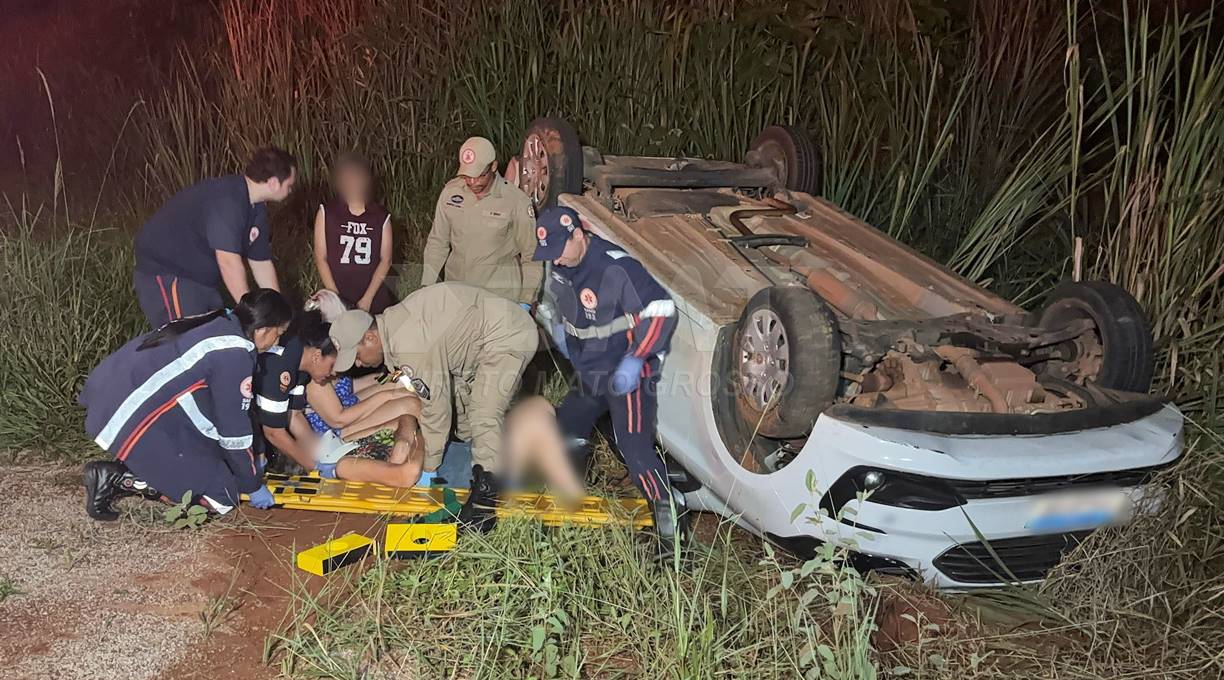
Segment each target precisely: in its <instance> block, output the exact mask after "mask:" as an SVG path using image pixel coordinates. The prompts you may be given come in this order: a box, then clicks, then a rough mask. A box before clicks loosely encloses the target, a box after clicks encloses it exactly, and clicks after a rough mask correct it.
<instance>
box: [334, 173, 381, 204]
mask: <svg viewBox="0 0 1224 680" xmlns="http://www.w3.org/2000/svg"><path fill="white" fill-rule="evenodd" d="M372 185H373V178H371V177H370V173H368V172H366V171H365V168H362V167H361V166H358V165H353V164H348V165H342V166H340V167H339V168H337V169H336V193H338V194H340V198H342V199H344V201H345V202H346V203H364V202H365V201H366V200H367V199H368V198H369V196H370V189H371V186H372Z"/></svg>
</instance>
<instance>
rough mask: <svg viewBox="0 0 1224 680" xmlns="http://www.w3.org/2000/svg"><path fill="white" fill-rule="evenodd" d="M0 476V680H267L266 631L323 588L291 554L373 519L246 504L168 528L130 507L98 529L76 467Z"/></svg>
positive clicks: (144, 508) (145, 508)
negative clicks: (308, 593)
mask: <svg viewBox="0 0 1224 680" xmlns="http://www.w3.org/2000/svg"><path fill="white" fill-rule="evenodd" d="M3 477H4V484H5V488H6V491H7V493H6V494H5V496H4V499H3V501H2V502H3V505H2V506H0V518H3V524H2V525H0V526H2V528H0V585H7V588H6V589H5V590H4V591H0V592H5V591H8V592H10V593H11V594H9V595H7V596H6V597H3V599H2V600H0V678H4V679H7V678H13V679H14V680H16V679H18V678H20V679H22V680H26V679H33V678H54V679H56V680H68V679H74V678H100V677H123V678H131V679H132V680H145V679H150V680H152V679H157V678H194V677H201V678H202V677H207V678H238V679H242V680H246V679H254V678H261V679H262V678H269V677H274V676H276V674H277V671H276V669H274V668H270V667H268V666H265V665H263V662H262V660H263V655H264V645H265V641H266V639H267V636H268V633H269V632H270V631H272V630H274V629H275V628H276V627H277V625H278V624H279V623H280V621H281V619H282V617H283V615H284V613H285V611H286V610H287V608H288V606H289V603H290V600H289V592H290V591H292V590H293V588H294V587H295V584H301V583H305V585H306V586H307V587H308V588H310V587H314V588H317V587H318V586H319V585H321V583H322V581H323V579H321V578H319V577H315V576H311V575H309V574H307V573H305V572H303V571H301V570H298V569H296V568H295V567H294V566H293V555H294V553H295V548H304V547H309V546H311V545H317V544H318V543H320V542H322V541H324V540H326V538H327V537H328V536H331V535H341V534H344V533H347V532H348V531H365V530H367V529H370V528H371V527H372V526H373V525H375V524H376V523H377V520H376V519H375V518H374V517H368V516H360V515H350V516H337V515H331V514H324V513H308V512H294V511H285V510H279V511H275V512H260V511H254V510H250V509H247V508H243V513H242V516H240V517H235V518H230V519H228V520H227V521H225V522H219V523H216V524H215V525H212V526H210V527H206V528H204V529H200V530H181V531H172V530H169V529H168V528H167V527H166V526H165V525H164V524H162V523H161V521H160V517H159V516H158V514H159V513H160V509H159V508H157V507H155V506H153V505H152V504H149V503H143V502H140V501H135V500H128V501H123V502H122V503H121V504H119V505H120V506H121V507H123V508H124V509H125V510H126V512H125V516H124V517H123V518H122V520H121V521H119V522H115V523H103V522H95V521H93V520H90V519H89V518H88V517H87V516H86V515H85V511H84V508H83V501H82V493H83V492H82V488H81V486H80V473H79V468H78V467H50V468H46V467H43V468H36V467H15V468H8V469H6V470H5V471H4V473H3ZM154 511H158V514H154ZM12 591H15V592H12Z"/></svg>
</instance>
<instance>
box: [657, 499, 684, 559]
mask: <svg viewBox="0 0 1224 680" xmlns="http://www.w3.org/2000/svg"><path fill="white" fill-rule="evenodd" d="M650 515H651V517H652V518H653V519H654V538H655V545H654V547H655V562H656V563H657V564H658V565H659V566H661V567H663V568H665V569H666V568H670V567H671V566H672V565H673V564H674V563H675V559H676V553H677V552H679V553H680V556H681V559H683V558H684V548H685V544H686V543H687V542H688V533H689V531H688V528H689V516H688V510H687V509H686V508H685V506H684V497H683V496H681V495H680V494H678V493H674V492H673V493H672V498H671V499H667V498H664V499H663V500H660V501H656V502H654V503H651V504H650Z"/></svg>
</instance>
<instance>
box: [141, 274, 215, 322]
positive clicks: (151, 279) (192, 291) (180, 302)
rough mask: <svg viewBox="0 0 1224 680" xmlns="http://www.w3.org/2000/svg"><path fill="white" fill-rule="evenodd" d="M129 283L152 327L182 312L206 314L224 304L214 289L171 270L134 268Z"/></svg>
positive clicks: (178, 316) (193, 314) (181, 314)
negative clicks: (130, 282) (155, 270)
mask: <svg viewBox="0 0 1224 680" xmlns="http://www.w3.org/2000/svg"><path fill="white" fill-rule="evenodd" d="M132 286H133V287H134V288H135V289H136V299H137V300H138V301H139V302H140V311H142V312H144V315H145V318H146V319H148V320H149V325H150V326H152V327H153V328H154V329H158V328H161V327H162V326H164V325H166V324H168V323H170V322H171V321H175V320H177V319H181V318H183V317H185V316H195V315H197V314H206V313H208V312H211V311H213V310H215V309H220V308H221V307H222V306H223V304H224V303H223V302H222V301H221V293H219V292H218V291H217V289H215V288H212V287H210V286H205V285H203V284H200V283H196V282H195V281H192V280H190V279H184V278H183V277H181V276H174V275H173V274H146V273H144V272H139V271H138V272H136V273H135V274H134V275H133V276H132Z"/></svg>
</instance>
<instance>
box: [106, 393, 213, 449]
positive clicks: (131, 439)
mask: <svg viewBox="0 0 1224 680" xmlns="http://www.w3.org/2000/svg"><path fill="white" fill-rule="evenodd" d="M204 387H206V385H205V383H204V381H203V380H197V381H196V382H194V383H192V385H191V386H190V387H188V388H187V389H185V390H183V391H182V392H179V393H178V394H176V395H174V396H173V397H170V399H169V400H168V401H167V402H166V403H164V404H162V405H161V406H159V407H157V409H155V410H153V411H151V412H150V413H149V414H148V415H147V416H145V417H144V420H141V421H140V424H139V425H137V426H136V429H135V430H132V434H130V435H128V438H127V440H126V441H125V442H123V448H122V449H119V455H118V456H116V457H117V458H118V459H119V460H120V462H122V461H124V460H126V459H127V457H128V454H130V453H131V452H132V447H134V446H136V442H138V441H140V438H141V437H143V436H144V434H145V432H147V431H148V430H149V428H150V427H152V426H153V423H155V422H157V419H158V418H160V417H162V416H163V415H165V414H166V412H167V411H169V410H170V409H172V408H174V407H175V405H176V404H177V403H178V400H179V399H180V398H182V397H183V395H185V394H191V393H192V392H195V391H196V390H201V389H204Z"/></svg>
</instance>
